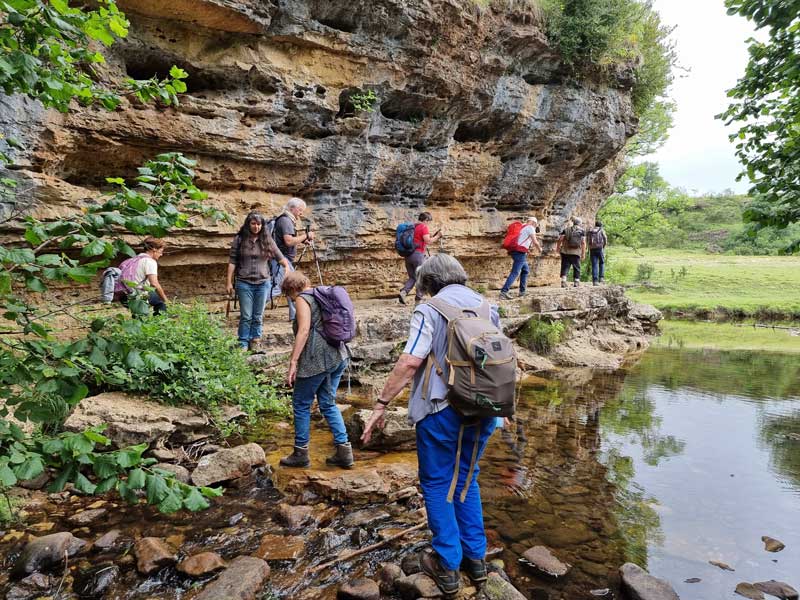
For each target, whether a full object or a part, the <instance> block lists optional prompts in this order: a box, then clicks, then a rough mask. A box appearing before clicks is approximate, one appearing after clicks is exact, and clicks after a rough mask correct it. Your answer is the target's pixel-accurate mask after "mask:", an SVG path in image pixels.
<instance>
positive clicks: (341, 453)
mask: <svg viewBox="0 0 800 600" xmlns="http://www.w3.org/2000/svg"><path fill="white" fill-rule="evenodd" d="M325 464H326V465H331V466H334V467H342V468H343V469H349V468H350V467H352V466H353V447H352V446H351V445H350V442H348V443H346V444H336V452H335V453H334V455H333V456H331V457H329V458H326V459H325Z"/></svg>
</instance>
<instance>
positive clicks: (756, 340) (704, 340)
mask: <svg viewBox="0 0 800 600" xmlns="http://www.w3.org/2000/svg"><path fill="white" fill-rule="evenodd" d="M660 328H661V331H662V335H661V336H660V337H658V338H656V339H655V340H654V341H653V345H654V346H656V347H664V348H676V347H677V348H686V349H715V350H752V351H763V352H782V353H791V354H800V335H793V334H792V331H789V330H786V329H764V328H759V327H753V326H752V325H748V324H734V323H708V322H696V321H669V320H667V321H662V322H661V323H660Z"/></svg>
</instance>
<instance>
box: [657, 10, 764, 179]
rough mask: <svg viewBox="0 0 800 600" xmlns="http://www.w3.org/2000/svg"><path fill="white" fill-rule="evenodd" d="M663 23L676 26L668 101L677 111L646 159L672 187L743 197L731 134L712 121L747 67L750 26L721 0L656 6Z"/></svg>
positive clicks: (714, 120) (724, 105)
mask: <svg viewBox="0 0 800 600" xmlns="http://www.w3.org/2000/svg"><path fill="white" fill-rule="evenodd" d="M654 6H655V8H656V10H658V12H659V13H660V14H661V17H662V21H663V22H664V23H666V24H669V25H676V26H677V27H676V29H675V31H674V32H673V38H674V40H675V42H676V47H677V51H678V57H679V62H680V66H681V67H685V68H686V69H689V72H688V73H685V72H678V78H676V81H675V83H674V84H673V86H672V93H671V96H672V97H673V99H674V100H675V102H676V103H677V105H678V108H677V111H676V113H675V126H674V127H673V128H672V130H671V131H670V136H669V140H667V143H666V144H665V145H664V147H663V148H661V149H660V150H659V151H658V152H657V153H655V154H654V155H652V156H649V157H647V159H646V160H653V161H655V162H657V163H658V164H659V165H660V167H661V174H662V176H663V177H664V178H665V179H666V180H667V181H668V182H669V183H670V184H672V185H674V186H677V187H682V188H685V189H686V190H688V191H694V190H696V191H699V192H721V191H723V190H725V189H726V188H731V189H734V190H736V191H737V192H746V191H747V187H748V186H747V181H746V180H744V181H742V182H739V183H737V182H736V175H737V174H738V173H739V172H740V171H741V166H740V165H739V162H738V161H737V159H736V156H735V155H734V147H733V144H731V143H730V142H729V141H728V133H729V131H728V130H727V129H726V128H725V127H724V125H723V123H722V121H719V120H717V119H715V118H714V115H716V114H719V113H721V112H722V111H723V110H725V108H726V107H727V106H728V99H727V97H726V91H727V90H728V89H729V88H731V87H733V86H734V85H735V84H736V81H737V79H738V78H739V77H740V76H741V75H742V74H743V73H744V68H745V65H746V64H747V44H746V43H745V40H747V38H748V37H750V36H751V35H753V28H752V26H751V24H750V22H749V21H747V20H745V19H743V18H741V17H730V16H728V15H727V14H726V13H725V6H724V2H723V0H655V2H654Z"/></svg>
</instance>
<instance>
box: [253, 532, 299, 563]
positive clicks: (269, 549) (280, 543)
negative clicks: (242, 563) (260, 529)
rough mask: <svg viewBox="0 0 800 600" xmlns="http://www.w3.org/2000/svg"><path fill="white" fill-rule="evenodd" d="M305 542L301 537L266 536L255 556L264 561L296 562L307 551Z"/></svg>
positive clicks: (262, 539)
mask: <svg viewBox="0 0 800 600" xmlns="http://www.w3.org/2000/svg"><path fill="white" fill-rule="evenodd" d="M305 546H306V544H305V540H304V539H303V538H302V537H301V536H283V535H273V534H270V533H268V534H266V535H265V536H264V537H262V538H261V545H260V546H259V547H258V550H256V551H255V553H254V556H256V557H258V558H261V559H263V560H296V559H297V558H298V557H300V556H301V555H302V554H303V550H305Z"/></svg>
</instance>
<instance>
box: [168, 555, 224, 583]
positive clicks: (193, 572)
mask: <svg viewBox="0 0 800 600" xmlns="http://www.w3.org/2000/svg"><path fill="white" fill-rule="evenodd" d="M175 568H176V569H178V571H180V572H181V573H184V574H186V575H188V576H189V577H203V576H204V575H208V574H209V573H213V572H214V571H219V570H220V569H224V568H225V561H224V560H222V557H221V556H220V555H219V554H217V553H216V552H201V553H200V554H195V555H194V556H190V557H189V558H186V559H184V560H182V561H181V562H179V563H178V566H177V567H175Z"/></svg>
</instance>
